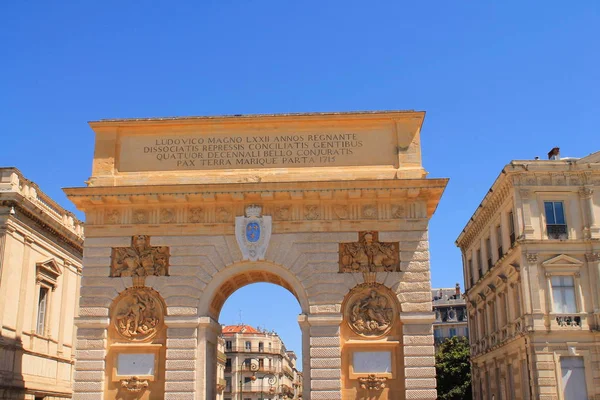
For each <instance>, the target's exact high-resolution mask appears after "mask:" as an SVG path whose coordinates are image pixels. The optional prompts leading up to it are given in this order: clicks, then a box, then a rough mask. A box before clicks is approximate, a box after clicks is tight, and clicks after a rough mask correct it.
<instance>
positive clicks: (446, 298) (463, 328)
mask: <svg viewBox="0 0 600 400" xmlns="http://www.w3.org/2000/svg"><path fill="white" fill-rule="evenodd" d="M431 298H432V304H433V312H434V313H435V321H434V322H433V339H434V342H435V345H436V346H438V345H440V344H441V343H442V342H444V341H445V340H446V339H449V338H451V337H454V336H465V337H468V336H469V327H468V323H467V305H466V301H465V299H464V298H463V296H462V293H461V291H460V284H459V283H457V284H456V286H455V287H453V288H438V289H431Z"/></svg>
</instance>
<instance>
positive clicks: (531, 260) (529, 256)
mask: <svg viewBox="0 0 600 400" xmlns="http://www.w3.org/2000/svg"><path fill="white" fill-rule="evenodd" d="M525 257H526V258H527V262H528V263H529V264H535V263H536V262H537V260H538V255H537V253H526V255H525Z"/></svg>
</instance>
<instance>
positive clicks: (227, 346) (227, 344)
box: [225, 340, 231, 350]
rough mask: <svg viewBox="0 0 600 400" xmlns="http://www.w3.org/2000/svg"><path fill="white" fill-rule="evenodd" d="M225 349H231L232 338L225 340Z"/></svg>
mask: <svg viewBox="0 0 600 400" xmlns="http://www.w3.org/2000/svg"><path fill="white" fill-rule="evenodd" d="M225 349H227V350H231V340H228V341H226V342H225Z"/></svg>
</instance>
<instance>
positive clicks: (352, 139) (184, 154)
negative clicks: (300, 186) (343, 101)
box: [120, 132, 394, 171]
mask: <svg viewBox="0 0 600 400" xmlns="http://www.w3.org/2000/svg"><path fill="white" fill-rule="evenodd" d="M390 139H391V137H390V135H389V134H387V133H386V132H374V133H371V132H358V133H343V132H342V133H300V134H269V135H241V134H232V135H227V134H223V135H212V136H209V135H185V136H184V135H178V136H164V137H158V136H150V137H148V136H137V137H136V136H125V137H123V138H122V139H121V158H120V170H121V171H136V170H137V171H139V170H149V171H160V170H164V171H167V170H186V169H189V170H197V169H236V168H237V169H239V168H244V169H247V168H289V167H303V166H310V167H313V166H344V165H390V164H394V157H393V156H394V153H393V147H392V144H393V143H392V141H391V140H390ZM382 145H383V146H384V147H382ZM390 147H391V148H390ZM386 151H387V152H388V153H389V154H387V157H386V154H385V152H386ZM371 155H375V157H373V156H371ZM366 158H368V160H365V159H366Z"/></svg>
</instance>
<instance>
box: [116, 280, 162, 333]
mask: <svg viewBox="0 0 600 400" xmlns="http://www.w3.org/2000/svg"><path fill="white" fill-rule="evenodd" d="M112 315H113V318H112V320H113V321H112V323H113V325H114V327H115V329H116V330H117V332H118V333H119V335H120V336H121V337H123V338H124V339H127V340H132V341H144V340H150V339H152V338H153V337H154V336H156V334H157V333H158V331H159V329H160V328H161V325H162V323H163V307H162V304H161V302H160V300H159V299H158V298H157V297H156V294H155V293H154V291H153V290H152V289H149V288H135V289H130V290H127V291H126V292H124V293H123V294H122V295H121V297H120V298H119V299H118V300H117V302H116V304H115V306H114V312H113V314H112Z"/></svg>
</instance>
